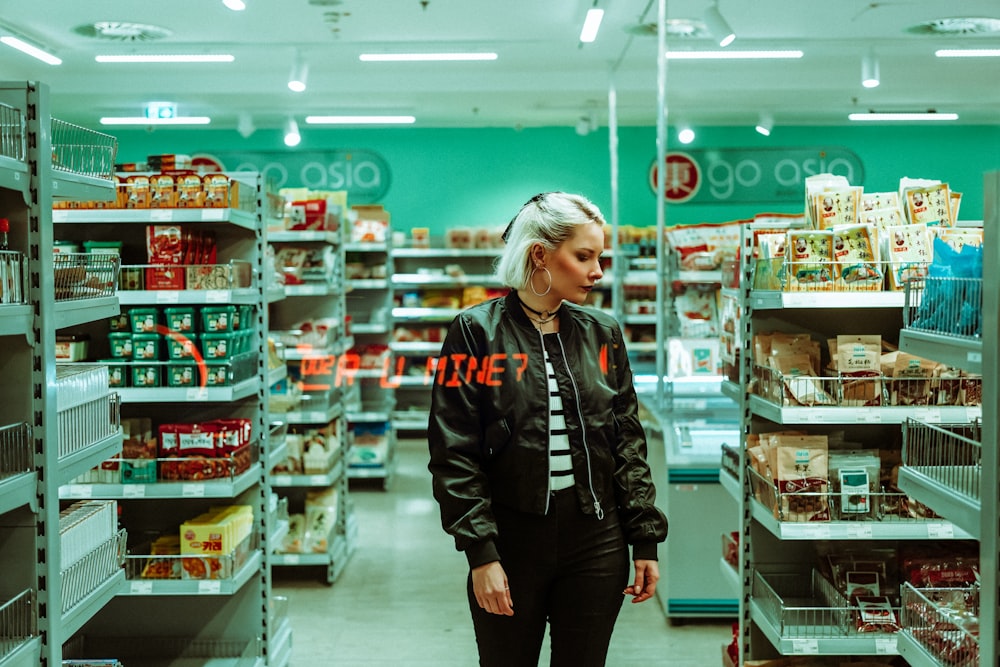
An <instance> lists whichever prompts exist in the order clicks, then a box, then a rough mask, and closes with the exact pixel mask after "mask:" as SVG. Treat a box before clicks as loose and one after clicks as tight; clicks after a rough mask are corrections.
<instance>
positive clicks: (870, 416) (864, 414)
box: [857, 408, 882, 424]
mask: <svg viewBox="0 0 1000 667" xmlns="http://www.w3.org/2000/svg"><path fill="white" fill-rule="evenodd" d="M857 423H859V424H881V423H882V413H881V412H879V409H878V408H862V409H860V410H858V420H857Z"/></svg>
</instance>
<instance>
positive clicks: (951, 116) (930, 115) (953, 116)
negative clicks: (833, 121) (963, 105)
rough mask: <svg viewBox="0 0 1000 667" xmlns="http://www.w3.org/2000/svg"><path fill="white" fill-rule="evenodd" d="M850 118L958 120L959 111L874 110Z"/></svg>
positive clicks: (871, 119) (859, 119)
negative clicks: (881, 111)
mask: <svg viewBox="0 0 1000 667" xmlns="http://www.w3.org/2000/svg"><path fill="white" fill-rule="evenodd" d="M847 117H848V119H850V120H856V121H877V120H895V121H928V120H929V121H934V120H958V114H957V113H936V112H934V111H929V112H927V113H908V112H892V113H876V112H874V111H872V112H870V113H852V114H849V115H848V116H847Z"/></svg>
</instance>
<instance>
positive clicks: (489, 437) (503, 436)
mask: <svg viewBox="0 0 1000 667" xmlns="http://www.w3.org/2000/svg"><path fill="white" fill-rule="evenodd" d="M508 444H510V427H509V426H508V425H507V420H506V419H504V418H502V417H501V418H500V419H497V420H496V421H494V422H493V423H491V424H490V425H489V426H487V427H486V430H485V431H484V432H483V456H484V458H485V459H486V460H487V461H491V460H493V459H495V458H496V457H497V456H499V455H500V453H501V452H503V450H505V449H506V448H507V445H508Z"/></svg>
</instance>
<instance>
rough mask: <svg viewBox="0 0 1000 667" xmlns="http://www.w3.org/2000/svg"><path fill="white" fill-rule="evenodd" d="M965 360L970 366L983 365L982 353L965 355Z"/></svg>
mask: <svg viewBox="0 0 1000 667" xmlns="http://www.w3.org/2000/svg"><path fill="white" fill-rule="evenodd" d="M965 360H966V361H968V362H969V363H970V364H981V363H983V353H982V352H969V353H968V354H967V355H965Z"/></svg>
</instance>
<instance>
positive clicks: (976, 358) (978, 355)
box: [53, 218, 983, 364]
mask: <svg viewBox="0 0 1000 667" xmlns="http://www.w3.org/2000/svg"><path fill="white" fill-rule="evenodd" d="M53 220H55V218H53ZM965 360H966V361H967V362H969V363H970V364H981V363H983V353H982V352H969V353H968V354H966V355H965Z"/></svg>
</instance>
